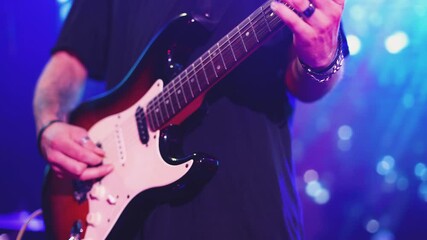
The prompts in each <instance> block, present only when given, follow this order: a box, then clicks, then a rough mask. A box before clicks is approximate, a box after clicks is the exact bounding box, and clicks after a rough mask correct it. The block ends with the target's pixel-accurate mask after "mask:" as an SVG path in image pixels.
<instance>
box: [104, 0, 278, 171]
mask: <svg viewBox="0 0 427 240" xmlns="http://www.w3.org/2000/svg"><path fill="white" fill-rule="evenodd" d="M272 1H274V0H272ZM269 2H271V1H267V2H266V3H265V4H264V5H262V6H261V7H259V8H258V9H257V10H255V11H254V12H253V13H252V14H251V15H250V16H249V17H248V19H249V21H248V22H246V23H244V21H245V20H244V21H243V22H241V23H240V24H239V25H237V26H236V28H238V27H239V26H240V25H241V24H242V23H243V25H242V26H240V27H241V29H238V30H237V31H236V32H235V33H234V34H232V35H229V34H230V33H231V32H233V31H234V30H235V29H236V28H234V29H233V30H231V31H230V32H229V34H227V35H226V36H224V37H223V38H221V39H220V40H219V41H218V42H217V44H219V43H220V42H222V41H224V43H223V44H222V45H217V49H221V48H224V46H226V47H227V48H229V49H230V50H231V53H233V56H235V55H234V51H233V49H232V44H233V43H235V42H236V41H239V40H240V41H242V42H243V41H244V40H243V39H241V36H242V30H245V31H243V32H247V31H248V30H250V29H252V30H253V32H254V33H255V35H256V32H255V29H256V28H259V27H261V28H260V29H258V33H261V32H262V31H265V30H267V31H269V32H271V31H272V30H270V25H269V24H271V25H273V26H276V24H277V23H278V22H280V19H279V18H278V17H277V16H276V15H273V16H271V17H272V18H270V19H267V18H265V16H266V15H270V14H271V13H273V12H272V10H271V9H270V8H268V7H266V6H267V5H268V4H269ZM251 17H252V18H253V19H252V20H251V19H250V18H251ZM277 20H279V21H277ZM250 25H252V26H250ZM227 37H228V40H225V39H226V38H227ZM263 37H264V39H265V36H263ZM264 39H263V40H264ZM243 44H244V42H243ZM213 47H215V46H212V47H211V48H210V49H208V50H207V51H206V52H205V53H204V54H202V56H201V57H199V58H198V59H197V60H200V59H202V58H203V57H204V56H205V55H207V56H206V58H208V57H209V58H210V59H212V56H213V54H212V53H210V50H212V48H213ZM213 52H214V51H213ZM224 52H225V51H224V50H223V51H220V52H219V54H217V55H216V56H218V55H221V53H224ZM240 53H242V52H240ZM221 57H223V56H222V55H221ZM197 60H196V61H197ZM196 61H195V62H196ZM237 61H238V60H237ZM209 64H212V60H211V61H208V62H207V63H204V61H203V60H200V63H199V64H198V65H193V66H192V67H193V70H192V71H190V73H189V71H188V69H189V67H187V68H186V69H185V70H184V71H183V72H182V73H180V74H179V75H178V76H177V77H175V78H174V79H173V80H172V81H171V82H170V83H172V84H168V85H166V86H165V88H167V89H166V91H163V92H161V93H160V94H158V95H157V96H156V97H155V98H154V99H153V100H151V101H150V102H149V103H148V104H147V110H146V114H145V115H144V117H143V119H144V120H146V121H145V122H147V120H148V118H147V116H148V115H150V114H153V115H155V114H154V113H153V112H154V110H153V109H152V108H153V107H154V106H153V107H151V108H150V103H151V104H153V105H155V106H156V107H159V106H160V104H161V102H160V99H159V98H161V95H163V97H162V98H163V99H164V98H166V97H165V96H164V95H166V94H168V96H167V97H168V98H170V97H171V96H172V94H173V93H174V91H172V89H171V88H172V87H173V88H174V89H176V87H178V88H180V89H181V91H183V89H182V87H183V86H184V84H189V77H190V78H191V77H192V76H193V75H195V74H196V73H198V72H200V71H205V70H204V69H203V68H204V67H206V66H207V65H209ZM224 66H225V64H224ZM205 73H206V72H205ZM215 74H216V72H215ZM206 76H207V75H206ZM209 77H212V76H209ZM177 79H180V80H181V81H180V80H177ZM182 79H184V80H182ZM209 84H210V83H209ZM168 86H170V87H171V88H168ZM190 90H191V89H190ZM183 94H184V92H183ZM184 97H185V96H184ZM186 104H187V103H186ZM181 109H182V108H181ZM133 117H135V116H134V115H131V117H130V118H126V119H125V120H124V122H123V123H122V124H120V126H121V128H122V131H123V132H122V133H121V134H125V133H126V132H128V131H130V132H135V131H134V130H135V128H136V130H137V131H138V129H137V126H133V125H134V118H133ZM162 117H163V116H162ZM147 123H148V122H147ZM148 127H149V126H147V131H148ZM114 135H115V134H114V133H113V134H111V135H107V136H106V137H105V138H104V139H103V140H101V142H102V143H103V147H104V146H105V145H108V146H107V148H106V149H110V148H109V146H110V145H114V146H112V147H116V146H117V144H115V141H117V140H116V137H115V136H114ZM158 137H159V136H158ZM139 140H140V139H139V138H135V140H131V141H128V142H129V144H134V143H135V142H139ZM123 145H127V144H123ZM116 151H120V150H116ZM117 154H119V156H120V155H123V153H120V152H118V153H117ZM117 163H118V164H121V163H120V161H118V162H117Z"/></svg>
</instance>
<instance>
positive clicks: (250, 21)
mask: <svg viewBox="0 0 427 240" xmlns="http://www.w3.org/2000/svg"><path fill="white" fill-rule="evenodd" d="M248 19H249V24H250V25H251V29H252V32H253V33H254V36H255V39H256V41H257V43H259V38H258V34H257V31H255V28H254V25H253V24H254V22H253V20H252V18H251V16H249V18H248ZM255 19H257V18H256V17H255Z"/></svg>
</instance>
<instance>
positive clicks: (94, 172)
mask: <svg viewBox="0 0 427 240" xmlns="http://www.w3.org/2000/svg"><path fill="white" fill-rule="evenodd" d="M113 169H114V167H113V165H111V164H105V165H101V166H99V167H90V168H86V169H85V170H84V171H83V172H82V174H81V175H80V176H79V179H80V180H82V181H86V180H92V179H97V178H101V177H104V176H105V175H107V174H109V173H111V172H112V171H113Z"/></svg>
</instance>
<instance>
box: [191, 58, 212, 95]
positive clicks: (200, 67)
mask: <svg viewBox="0 0 427 240" xmlns="http://www.w3.org/2000/svg"><path fill="white" fill-rule="evenodd" d="M195 66H197V67H196V69H195V70H194V71H195V74H196V76H197V81H198V83H199V86H200V89H201V90H200V91H201V92H203V91H204V90H206V88H207V86H208V85H209V78H208V76H207V75H206V72H205V67H204V63H203V60H201V59H200V58H199V59H197V61H196V64H195Z"/></svg>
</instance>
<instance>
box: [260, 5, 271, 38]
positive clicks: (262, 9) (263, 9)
mask: <svg viewBox="0 0 427 240" xmlns="http://www.w3.org/2000/svg"><path fill="white" fill-rule="evenodd" d="M260 9H261V11H262V13H263V14H262V16H263V17H264V20H265V22H266V23H267V27H268V31H269V32H271V31H272V29H271V27H270V24H269V22H268V19H269V18H267V14H265V13H266V11H265V8H264V6H261V7H260ZM267 12H268V10H267Z"/></svg>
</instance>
